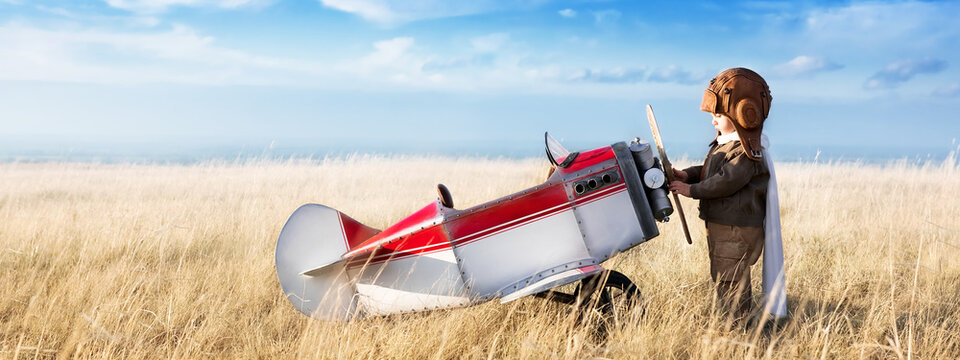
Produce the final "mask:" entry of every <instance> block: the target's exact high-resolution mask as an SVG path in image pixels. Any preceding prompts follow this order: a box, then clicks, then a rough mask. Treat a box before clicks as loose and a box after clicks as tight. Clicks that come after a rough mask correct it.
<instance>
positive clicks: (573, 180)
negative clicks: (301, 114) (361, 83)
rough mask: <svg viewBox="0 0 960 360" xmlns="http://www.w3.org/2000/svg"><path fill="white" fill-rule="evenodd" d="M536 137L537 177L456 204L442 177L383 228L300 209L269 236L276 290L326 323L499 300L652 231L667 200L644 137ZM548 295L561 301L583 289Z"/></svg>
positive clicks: (588, 269)
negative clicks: (510, 190)
mask: <svg viewBox="0 0 960 360" xmlns="http://www.w3.org/2000/svg"><path fill="white" fill-rule="evenodd" d="M544 138H545V143H546V153H547V158H548V159H549V161H550V162H551V163H552V164H553V165H554V166H555V169H556V171H554V172H553V173H552V174H551V175H550V176H549V178H548V179H547V180H546V182H544V183H543V184H540V185H537V186H534V187H532V188H529V189H526V190H523V191H520V192H518V193H515V194H511V195H508V196H505V197H502V198H499V199H496V200H493V201H490V202H487V203H485V204H481V205H477V206H474V207H471V208H468V209H456V208H454V203H453V198H452V196H451V195H450V192H449V191H448V190H447V188H446V187H445V186H443V185H442V184H441V185H438V191H439V194H440V196H439V199H438V200H437V201H434V202H431V203H430V204H428V205H427V206H425V207H424V208H422V209H420V210H419V211H416V212H414V213H413V214H412V215H410V216H409V217H407V218H406V219H403V220H401V221H400V222H399V223H397V224H395V225H393V226H390V227H388V228H386V229H384V230H383V231H380V230H377V229H373V228H371V227H368V226H365V225H363V224H361V223H359V222H357V221H356V220H354V219H352V218H350V217H349V216H347V215H345V214H343V213H341V212H339V211H337V210H334V209H331V208H329V207H326V206H323V205H318V204H307V205H303V206H301V207H300V208H299V209H297V210H296V211H295V212H294V213H293V215H291V216H290V219H289V220H287V223H286V225H284V227H283V230H281V232H280V236H279V239H278V240H277V250H276V267H277V275H278V277H279V279H280V284H281V287H282V288H283V292H284V293H285V294H286V296H287V298H288V299H289V300H290V302H291V303H292V304H293V305H294V306H295V307H296V308H297V309H299V310H300V311H301V312H303V313H304V314H306V315H308V316H311V317H314V318H319V319H326V320H349V319H353V318H357V317H364V316H375V315H387V314H396V313H405V312H415V311H424V310H433V309H444V308H454V307H464V306H470V305H474V304H478V303H481V302H485V301H488V300H492V299H497V298H499V299H500V301H501V302H502V303H505V302H509V301H512V300H516V299H518V298H521V297H524V296H527V295H534V294H539V295H541V296H542V295H544V294H547V291H548V290H551V289H553V288H556V287H558V286H562V285H565V284H568V283H571V282H574V281H577V280H584V279H586V278H588V277H589V278H592V279H596V278H598V277H599V276H600V275H601V274H603V271H604V269H603V268H602V267H601V266H600V264H601V263H602V262H603V261H604V260H607V259H609V258H610V257H612V256H614V255H616V254H618V253H620V252H623V251H626V250H627V249H630V248H632V247H634V246H637V245H639V244H641V243H643V242H645V241H648V240H650V239H652V238H654V237H656V236H658V235H659V234H660V232H659V229H658V228H657V224H656V221H668V220H669V218H668V216H669V215H670V214H672V213H673V206H672V205H671V203H670V200H669V198H668V197H667V191H666V182H665V179H666V177H665V174H664V172H663V168H662V167H661V165H660V162H659V160H658V159H656V158H654V157H653V151H652V149H651V146H650V145H649V144H648V143H646V142H644V141H641V140H639V139H634V140H633V141H631V142H630V143H629V144H628V143H625V142H618V143H615V144H613V145H610V146H604V147H600V148H597V149H593V150H589V151H582V152H569V151H567V150H566V149H564V148H563V146H561V144H560V143H559V142H558V141H556V140H555V139H553V138H552V137H551V136H550V135H549V134H544ZM603 278H604V279H607V278H609V279H611V280H608V281H610V282H608V283H607V284H600V285H599V287H603V286H619V287H620V290H625V289H624V288H625V287H628V286H632V284H631V283H629V279H626V277H625V276H623V275H622V274H619V273H613V274H612V275H611V274H610V273H606V274H603ZM614 280H616V281H614ZM596 287H597V286H594V287H593V288H591V289H590V290H589V291H588V290H584V292H585V293H589V292H590V291H592V290H594V288H596ZM558 295H564V296H551V298H553V299H554V300H558V301H563V302H568V303H573V302H578V301H580V300H579V299H581V298H582V295H583V294H580V295H569V294H558ZM587 295H589V294H587Z"/></svg>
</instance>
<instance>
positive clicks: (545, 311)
mask: <svg viewBox="0 0 960 360" xmlns="http://www.w3.org/2000/svg"><path fill="white" fill-rule="evenodd" d="M777 170H778V172H779V175H780V181H781V208H782V214H783V228H784V239H785V241H784V242H785V244H784V246H785V253H786V263H787V279H788V292H789V297H788V298H789V311H790V312H791V313H792V319H791V320H790V321H789V322H787V323H786V324H784V326H783V328H781V329H780V330H779V331H771V332H763V331H758V330H757V329H746V330H744V329H740V328H734V329H732V330H727V329H726V326H725V324H724V321H723V319H722V318H721V317H720V316H717V315H715V313H714V312H713V311H712V310H711V308H712V306H713V298H712V293H713V289H712V284H711V282H710V279H709V275H708V271H707V266H708V263H707V261H706V251H705V242H704V232H703V230H702V223H701V222H700V221H699V220H698V219H696V210H695V209H696V204H695V203H694V202H692V201H685V202H684V206H685V207H686V208H687V209H688V220H689V221H690V222H691V228H692V229H693V232H694V239H695V244H694V246H688V245H686V244H685V242H684V241H683V240H682V238H681V234H680V232H679V225H678V224H677V223H676V221H674V222H673V223H669V224H665V225H662V226H661V230H662V235H661V236H660V237H658V238H656V239H654V240H653V241H651V242H648V243H646V244H643V245H641V246H638V247H636V248H634V249H632V250H631V251H628V252H626V253H624V254H621V255H619V256H617V257H616V258H614V259H612V260H610V261H609V262H607V263H606V264H605V266H606V267H607V268H612V269H617V270H619V271H621V272H623V273H625V274H627V275H628V276H630V277H631V278H632V279H633V280H634V281H636V282H637V283H638V285H639V287H640V289H641V291H642V292H643V297H644V303H645V304H646V312H645V315H643V316H641V312H640V311H633V312H631V313H628V314H625V315H624V316H623V317H621V318H620V319H619V320H620V324H619V325H618V326H613V327H610V328H609V329H608V334H607V336H606V337H605V339H600V338H598V337H597V336H596V335H595V334H594V330H595V327H593V326H591V325H590V324H578V323H577V322H576V321H573V316H571V312H570V311H569V309H568V308H566V307H563V306H560V305H556V304H552V303H548V302H545V301H543V300H540V299H536V298H525V299H522V300H519V301H516V302H514V303H510V304H507V305H500V304H498V303H496V302H491V303H485V304H481V305H479V306H476V307H472V308H466V309H457V310H449V311H437V312H431V313H419V314H408V315H401V316H393V317H385V318H373V319H366V320H362V321H355V322H351V323H328V322H321V321H315V320H309V319H307V318H306V317H304V316H302V315H300V314H299V313H298V312H297V311H296V310H294V309H293V307H292V306H290V305H289V304H288V303H287V301H286V300H285V299H284V297H283V294H282V293H281V290H280V287H279V284H278V283H277V280H276V276H275V274H274V270H273V247H274V244H275V241H276V236H277V235H278V233H279V231H280V228H281V226H282V225H283V223H284V221H285V219H286V217H287V216H288V215H289V214H290V213H291V212H292V211H293V210H294V209H296V207H297V206H299V205H300V204H302V203H305V202H316V203H322V204H326V205H328V206H332V207H335V208H337V209H340V210H341V211H343V212H345V213H347V214H349V215H351V216H353V217H355V218H356V219H358V220H360V221H362V222H364V223H367V224H369V225H372V226H375V227H378V228H383V227H385V226H387V225H389V224H391V223H393V222H394V221H396V220H399V219H400V218H402V217H403V216H405V215H407V214H408V213H410V212H412V211H413V210H415V209H418V208H419V207H421V206H423V205H424V204H425V203H427V202H428V201H431V200H433V199H434V197H435V192H434V191H435V190H434V186H435V184H437V183H440V182H442V183H445V184H447V185H448V186H449V187H450V189H451V190H452V191H453V194H454V199H455V201H456V203H457V204H458V207H466V206H469V205H472V204H477V203H481V202H484V201H486V200H490V199H493V198H496V197H499V196H502V195H505V194H508V193H511V192H513V191H516V190H520V189H522V188H525V187H528V186H532V185H534V184H537V183H538V182H539V181H541V180H542V179H543V177H544V175H545V174H546V171H547V166H546V164H545V161H544V160H540V159H536V160H521V161H517V160H504V159H470V158H463V159H450V158H430V157H428V158H423V157H389V158H383V157H366V156H354V157H347V158H341V159H325V160H319V161H252V162H245V163H217V162H212V163H206V164H201V165H191V166H179V165H103V164H25V163H7V164H0V184H2V185H0V358H36V357H39V358H47V357H55V356H59V357H69V356H75V357H81V358H102V357H116V358H171V357H172V358H198V357H210V358H212V357H217V358H221V357H226V358H254V357H278V358H298V357H299V358H349V359H357V358H359V359H363V358H371V359H380V358H437V359H440V358H535V359H540V358H563V359H567V358H584V357H609V358H778V359H779V358H795V357H802V358H926V359H955V358H958V357H960V300H958V299H960V221H958V220H957V214H960V197H958V194H960V191H958V189H960V166H958V164H957V162H956V160H955V159H954V158H950V159H948V161H946V162H943V163H928V164H926V165H920V166H914V165H908V164H907V163H905V162H901V163H890V164H887V165H882V166H881V165H878V166H868V165H864V164H858V163H839V164H837V163H830V164H821V163H804V164H799V163H792V164H791V163H784V164H778V169H777ZM759 269H760V267H759V265H758V266H756V267H754V270H755V271H757V272H759ZM754 278H755V280H756V279H758V278H759V277H758V276H755V277H754ZM754 286H755V289H757V290H759V283H758V281H755V284H754ZM758 293H759V291H755V294H758Z"/></svg>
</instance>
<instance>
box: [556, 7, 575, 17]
mask: <svg viewBox="0 0 960 360" xmlns="http://www.w3.org/2000/svg"><path fill="white" fill-rule="evenodd" d="M557 13H558V14H560V16H563V17H565V18H567V19H570V18H575V17H577V12H576V11H574V10H573V9H563V10H560V11H557Z"/></svg>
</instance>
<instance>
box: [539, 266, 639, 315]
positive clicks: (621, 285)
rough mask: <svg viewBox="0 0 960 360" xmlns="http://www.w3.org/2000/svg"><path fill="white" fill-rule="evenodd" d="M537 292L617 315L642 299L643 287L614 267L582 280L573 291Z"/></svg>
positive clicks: (574, 305)
mask: <svg viewBox="0 0 960 360" xmlns="http://www.w3.org/2000/svg"><path fill="white" fill-rule="evenodd" d="M534 296H536V297H539V298H542V299H547V300H551V301H556V302H559V303H562V304H567V305H571V306H573V307H575V308H577V309H578V310H580V311H581V312H585V311H592V310H596V311H598V312H599V313H600V314H603V315H604V316H607V317H610V316H612V317H617V316H619V315H620V314H621V313H623V312H625V311H627V310H628V309H629V308H630V307H631V306H634V305H637V304H639V301H640V291H639V290H638V289H637V286H636V285H634V283H633V281H630V278H628V277H627V276H626V275H624V274H622V273H620V272H618V271H614V270H607V271H603V272H600V273H597V274H594V275H591V276H588V277H586V278H584V279H583V280H580V284H578V285H577V287H576V288H575V289H574V290H573V294H568V293H565V292H561V291H555V290H550V291H544V292H541V293H538V294H535V295H534Z"/></svg>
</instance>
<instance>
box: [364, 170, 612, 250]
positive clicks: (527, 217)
mask: <svg viewBox="0 0 960 360" xmlns="http://www.w3.org/2000/svg"><path fill="white" fill-rule="evenodd" d="M625 190H626V184H625V183H623V181H622V180H621V181H620V182H618V183H615V184H614V185H612V186H609V187H607V188H604V189H601V190H599V191H597V192H594V193H591V194H587V195H586V196H584V197H581V198H579V199H577V200H575V201H574V202H573V203H570V201H569V200H568V199H567V195H566V190H565V189H564V187H563V185H562V184H556V185H553V186H551V187H547V188H544V189H541V190H539V191H535V192H531V193H529V194H524V195H520V196H518V197H516V198H514V199H510V200H501V203H500V204H492V205H491V204H485V206H486V207H484V208H476V210H475V211H472V210H471V209H467V210H465V211H463V212H460V216H459V217H456V218H453V219H449V218H448V219H447V221H446V225H447V230H448V231H449V233H450V238H448V237H447V234H446V233H445V232H444V231H443V229H442V225H434V226H430V227H427V228H424V229H423V230H419V231H416V232H413V233H411V234H408V235H405V236H404V237H403V238H402V239H398V240H394V241H393V242H391V243H389V244H384V245H383V246H382V247H381V248H379V249H377V250H376V251H373V252H371V253H370V255H369V256H362V257H358V258H356V259H351V260H349V261H348V263H347V267H349V268H354V267H357V266H362V265H364V264H379V263H382V262H385V261H389V260H398V259H403V258H407V257H411V256H419V255H424V254H428V253H435V252H438V251H444V250H448V249H451V248H452V247H453V246H463V245H467V244H470V243H473V242H476V241H479V240H482V239H485V238H487V237H490V236H493V235H497V234H500V233H503V232H506V231H509V230H512V229H515V228H518V227H520V226H523V225H527V224H529V223H532V222H535V221H539V220H543V219H545V218H547V217H550V216H553V215H556V214H559V213H561V212H563V211H566V210H570V209H571V208H572V206H573V205H577V206H582V205H586V204H589V203H592V202H595V201H598V200H601V199H604V198H607V197H610V196H613V195H615V194H618V193H620V192H623V191H625ZM550 205H553V206H550ZM458 235H459V236H458ZM451 239H452V241H451Z"/></svg>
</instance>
